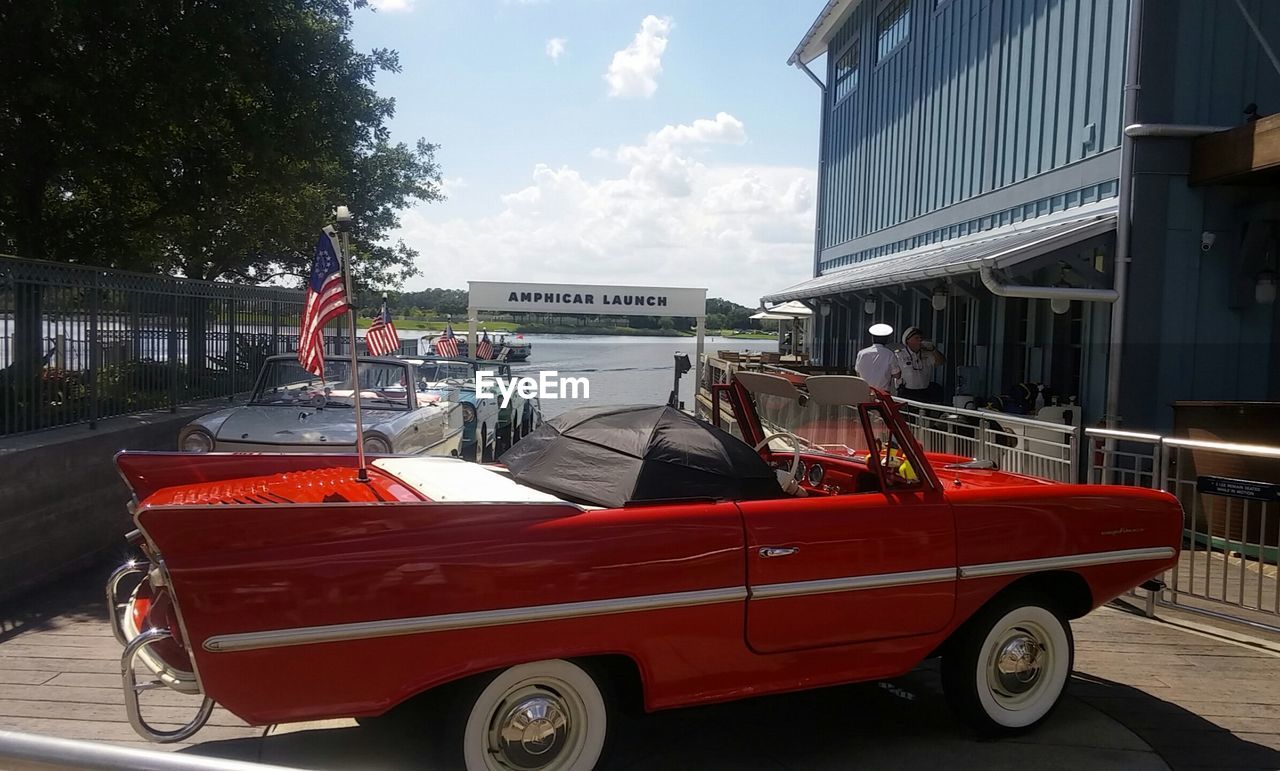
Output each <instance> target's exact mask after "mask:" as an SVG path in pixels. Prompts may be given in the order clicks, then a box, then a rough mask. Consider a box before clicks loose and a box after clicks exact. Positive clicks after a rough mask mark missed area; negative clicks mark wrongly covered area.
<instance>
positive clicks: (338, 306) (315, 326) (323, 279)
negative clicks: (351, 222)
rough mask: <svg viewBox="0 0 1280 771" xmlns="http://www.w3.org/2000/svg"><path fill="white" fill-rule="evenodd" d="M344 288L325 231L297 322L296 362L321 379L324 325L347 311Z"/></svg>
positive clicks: (334, 249) (330, 240) (339, 262)
mask: <svg viewBox="0 0 1280 771" xmlns="http://www.w3.org/2000/svg"><path fill="white" fill-rule="evenodd" d="M348 308H350V304H349V303H348V302H347V287H346V283H345V282H344V281H343V278H342V262H341V261H340V260H339V259H338V250H337V248H336V247H335V246H334V243H333V236H331V235H330V233H329V229H328V228H326V229H325V232H324V233H321V234H320V240H319V241H318V242H317V243H316V254H315V260H314V261H313V262H312V264H311V277H310V278H309V279H307V300H306V304H305V305H304V306H303V308H302V318H301V320H300V321H299V323H298V363H299V364H301V365H302V367H303V369H305V370H307V371H308V372H310V373H311V374H313V375H316V376H317V377H324V325H325V324H328V323H329V322H330V321H333V320H334V319H336V318H337V317H339V316H341V315H342V314H344V313H346V312H347V309H348Z"/></svg>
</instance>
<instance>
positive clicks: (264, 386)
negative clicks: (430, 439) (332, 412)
mask: <svg viewBox="0 0 1280 771" xmlns="http://www.w3.org/2000/svg"><path fill="white" fill-rule="evenodd" d="M358 371H359V381H360V406H361V407H363V408H366V409H371V410H407V409H409V393H408V391H406V390H405V381H406V378H407V376H408V372H409V368H408V366H406V365H401V364H394V363H390V362H363V361H362V362H360V367H359V370H358ZM353 397H354V386H353V385H352V382H351V362H350V361H345V360H342V359H325V361H324V378H318V377H316V376H315V375H313V374H311V373H310V372H308V371H307V370H305V369H303V368H302V366H301V365H300V364H298V362H296V361H293V360H291V359H290V360H276V361H270V362H267V365H266V369H265V370H264V371H263V373H262V377H261V378H259V379H258V387H257V388H256V389H255V390H254V392H253V398H252V399H250V400H249V403H250V404H261V405H283V406H288V407H299V406H311V407H337V408H344V407H347V408H349V407H352V406H353Z"/></svg>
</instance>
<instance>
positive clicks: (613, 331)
mask: <svg viewBox="0 0 1280 771" xmlns="http://www.w3.org/2000/svg"><path fill="white" fill-rule="evenodd" d="M372 321H373V320H372V319H357V320H356V323H357V324H358V325H359V327H360V328H361V329H368V328H369V325H370V324H371V323H372ZM445 323H446V322H443V321H422V320H417V319H396V320H395V325H396V329H398V330H401V331H413V332H443V331H444V327H445ZM479 327H480V328H482V329H485V330H488V331H489V332H490V333H493V332H500V333H503V334H510V333H514V332H521V333H525V334H540V335H616V336H618V337H693V332H692V331H690V330H687V329H640V328H637V327H577V326H560V325H551V324H538V323H528V324H517V323H515V322H511V321H485V322H482V323H481V324H480V325H479ZM453 331H454V333H455V334H458V335H465V334H466V333H467V324H466V322H463V323H461V324H454V325H453ZM707 336H708V337H713V336H714V337H730V338H734V339H736V340H772V339H774V338H775V337H776V335H775V334H774V333H773V332H766V331H763V330H761V331H758V332H746V333H742V334H739V333H736V332H734V331H733V330H732V329H708V330H707Z"/></svg>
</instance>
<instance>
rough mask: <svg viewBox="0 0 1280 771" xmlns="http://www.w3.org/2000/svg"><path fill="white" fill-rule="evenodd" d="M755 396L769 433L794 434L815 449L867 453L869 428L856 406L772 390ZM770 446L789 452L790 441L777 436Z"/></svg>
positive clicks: (834, 453) (843, 452)
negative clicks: (829, 403)
mask: <svg viewBox="0 0 1280 771" xmlns="http://www.w3.org/2000/svg"><path fill="white" fill-rule="evenodd" d="M753 398H754V400H755V405H756V414H757V415H758V416H759V418H760V425H761V428H763V429H764V432H765V433H766V434H776V433H782V432H785V433H789V434H794V435H795V436H798V437H800V439H802V440H803V441H804V442H805V443H806V444H808V445H809V446H810V447H811V448H812V449H814V450H818V451H821V452H826V453H830V454H832V455H845V456H847V455H858V454H861V455H866V454H867V452H868V447H867V432H866V431H865V430H864V429H863V425H862V419H861V418H860V417H859V415H858V408H857V407H852V406H849V405H844V404H837V405H828V404H818V403H817V401H815V400H813V399H803V400H797V399H794V398H792V397H787V396H778V395H776V394H769V393H756V394H754V395H753ZM801 402H803V404H802V403H801ZM770 447H771V448H774V449H778V450H781V451H787V452H789V451H790V449H791V444H790V443H789V442H787V441H786V440H785V439H775V440H773V441H772V442H770Z"/></svg>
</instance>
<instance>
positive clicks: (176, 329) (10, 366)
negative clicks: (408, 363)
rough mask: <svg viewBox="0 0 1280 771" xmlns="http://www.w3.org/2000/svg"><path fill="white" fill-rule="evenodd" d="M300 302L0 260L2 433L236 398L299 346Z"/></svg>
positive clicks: (272, 294)
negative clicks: (277, 357)
mask: <svg viewBox="0 0 1280 771" xmlns="http://www.w3.org/2000/svg"><path fill="white" fill-rule="evenodd" d="M303 297H304V295H303V293H302V292H301V291H299V290H292V289H282V288H277V287H255V286H241V285H237V284H224V283H217V282H211V281H193V280H189V279H182V278H172V277H168V276H153V275H147V274H141V273H126V272H123V271H114V270H104V269H101V268H90V267H83V266H79V265H66V264H62V263H49V262H37V261H33V260H20V259H16V258H12V257H3V256H0V436H6V435H10V434H18V433H26V432H30V431H38V430H41V429H45V428H53V427H57V426H66V425H72V424H76V423H88V424H89V425H90V426H91V427H92V426H95V425H96V424H97V421H98V420H101V419H103V418H109V417H114V416H118V415H127V414H130V413H135V412H142V411H146V410H155V409H163V408H166V407H167V408H170V409H173V408H175V407H177V406H178V405H180V404H186V403H190V402H195V401H201V400H206V399H213V398H218V397H224V398H232V397H234V396H235V395H237V394H243V393H245V392H247V391H248V390H249V389H251V388H252V387H253V383H254V379H255V378H256V377H257V374H258V370H259V369H260V368H261V366H262V362H263V360H264V359H266V357H268V356H271V355H273V354H277V353H288V352H291V351H295V350H297V342H298V326H297V325H298V317H299V315H300V313H301V311H302V304H303ZM345 329H346V327H345V326H343V327H342V330H341V332H345ZM341 332H340V331H339V328H338V325H337V324H335V325H333V327H331V333H330V334H327V335H326V337H325V347H326V350H327V351H328V352H330V353H335V354H341V353H344V352H346V351H347V350H349V349H347V348H346V341H347V336H346V335H345V334H342V333H341ZM359 346H360V347H363V341H362V342H361V343H359ZM401 353H403V354H407V355H413V354H416V353H417V341H416V340H407V341H405V345H404V346H403V347H402V348H401Z"/></svg>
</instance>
